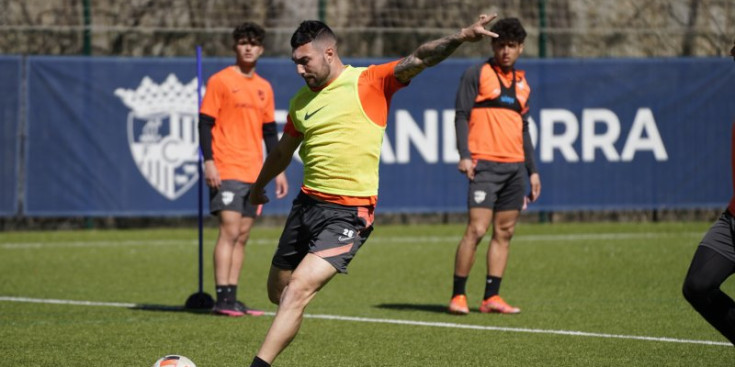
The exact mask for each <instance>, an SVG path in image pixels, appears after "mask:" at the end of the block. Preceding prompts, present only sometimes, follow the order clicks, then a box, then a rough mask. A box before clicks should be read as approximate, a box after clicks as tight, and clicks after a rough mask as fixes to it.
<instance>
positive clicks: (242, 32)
mask: <svg viewBox="0 0 735 367" xmlns="http://www.w3.org/2000/svg"><path fill="white" fill-rule="evenodd" d="M243 38H245V39H247V40H249V41H254V42H257V43H258V44H260V45H262V44H263V41H265V29H263V27H261V26H259V25H257V24H255V23H252V22H245V23H243V24H240V25H239V26H237V27H235V29H234V30H233V31H232V40H233V41H235V42H237V41H239V40H241V39H243Z"/></svg>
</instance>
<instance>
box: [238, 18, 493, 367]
mask: <svg viewBox="0 0 735 367" xmlns="http://www.w3.org/2000/svg"><path fill="white" fill-rule="evenodd" d="M494 17H495V16H485V15H482V16H480V20H479V21H477V22H476V23H474V24H472V25H470V26H469V27H467V28H463V29H461V30H460V31H459V32H457V33H456V34H453V35H450V36H446V37H443V38H440V39H438V40H434V41H431V42H427V43H425V44H423V45H421V46H420V47H419V48H418V49H416V50H415V51H414V52H413V53H412V54H411V55H409V56H407V57H405V58H403V59H400V60H396V61H393V62H388V63H385V64H380V65H372V66H369V67H367V68H355V67H352V66H349V65H344V64H343V63H342V61H341V59H340V57H339V55H338V53H337V38H336V36H335V35H334V33H332V30H331V29H330V28H329V27H328V26H327V25H326V24H324V23H322V22H319V21H305V22H303V23H301V25H300V26H299V28H298V29H297V30H296V32H295V33H294V34H293V36H292V37H291V47H292V54H291V57H292V59H293V61H294V62H295V63H296V72H297V73H298V74H299V75H300V76H301V77H302V78H303V79H304V81H305V82H306V86H304V87H303V88H302V89H300V90H299V91H298V92H297V93H296V95H295V96H294V97H293V98H292V99H291V105H290V107H289V117H288V122H287V124H286V128H285V129H284V134H283V137H282V138H281V140H280V142H279V143H278V146H277V147H276V149H275V150H274V151H273V152H272V153H271V154H269V155H268V158H267V159H266V161H265V164H264V165H263V170H262V171H261V172H260V175H259V176H258V179H257V181H256V182H255V184H253V186H252V192H251V195H250V201H251V202H252V203H253V204H261V203H264V202H267V201H268V199H267V197H266V196H265V195H264V193H263V187H265V185H266V184H267V183H268V182H269V181H270V180H271V179H273V177H276V175H278V174H279V173H280V172H283V170H285V169H286V167H287V166H288V165H289V163H290V162H291V157H292V155H293V153H294V152H295V151H296V148H298V147H299V145H301V148H300V150H299V154H300V156H301V159H302V161H303V162H304V181H303V182H304V183H303V186H302V188H301V193H300V194H299V197H298V198H297V199H296V200H294V204H293V207H292V209H291V213H290V214H289V217H288V220H287V221H286V225H285V228H284V230H283V234H282V236H281V239H280V241H279V243H278V248H277V249H276V253H275V255H274V256H273V262H272V265H271V271H270V274H269V276H268V295H269V297H270V299H271V301H272V302H274V303H276V304H278V310H277V312H276V316H275V318H274V319H273V323H272V324H271V327H270V329H269V330H268V334H267V335H266V337H265V340H264V341H263V344H262V346H261V347H260V350H259V351H258V354H257V356H256V357H255V358H254V359H253V362H252V365H251V366H270V363H272V362H273V360H274V359H275V358H276V357H277V356H278V354H279V353H281V351H283V349H284V348H286V346H287V345H288V344H289V343H290V342H291V340H292V339H293V338H294V337H295V336H296V333H297V332H298V330H299V328H300V327H301V320H302V319H303V314H304V309H305V308H306V306H307V305H308V304H309V302H310V301H311V300H312V299H313V298H314V296H315V295H316V292H317V291H319V289H321V288H322V287H323V286H324V285H326V284H327V283H328V282H329V280H330V279H332V277H334V276H335V275H336V274H338V273H345V272H346V271H347V266H348V264H349V263H350V261H351V260H352V259H353V257H354V256H355V254H356V253H357V251H358V249H359V248H360V246H362V245H363V244H364V243H365V241H366V240H367V238H368V236H369V235H370V232H371V231H372V230H373V226H372V222H373V210H374V209H375V203H376V201H377V194H378V165H379V161H380V148H381V145H382V142H383V133H384V130H385V125H386V122H387V120H388V111H389V109H390V100H391V98H392V96H393V93H395V92H396V91H397V90H398V89H400V88H402V87H405V86H406V85H407V84H408V83H409V82H410V81H411V79H412V78H413V77H415V76H416V75H418V74H419V73H420V72H421V71H422V70H424V69H425V68H427V67H430V66H434V65H436V64H438V63H439V62H441V61H442V60H444V59H445V58H446V57H448V56H449V55H450V54H451V53H452V52H454V50H455V49H456V48H457V47H459V46H460V45H461V44H462V43H464V42H473V41H479V40H480V39H482V38H483V37H485V36H496V34H494V33H492V32H489V31H488V30H486V29H485V25H487V24H488V23H489V22H490V21H491V20H492V19H493V18H494Z"/></svg>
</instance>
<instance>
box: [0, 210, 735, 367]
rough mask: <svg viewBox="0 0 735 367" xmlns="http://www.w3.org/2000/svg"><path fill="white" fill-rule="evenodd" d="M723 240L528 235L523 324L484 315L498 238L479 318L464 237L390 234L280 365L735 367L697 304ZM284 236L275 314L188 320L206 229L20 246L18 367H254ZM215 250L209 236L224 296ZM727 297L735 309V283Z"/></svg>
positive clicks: (6, 349) (641, 228)
mask: <svg viewBox="0 0 735 367" xmlns="http://www.w3.org/2000/svg"><path fill="white" fill-rule="evenodd" d="M709 225H710V223H641V224H632V223H631V224H621V223H598V224H579V223H576V224H571V223H570V224H525V223H521V224H519V226H518V227H517V229H516V237H515V238H514V240H513V243H512V245H511V246H512V250H511V256H510V260H509V264H508V269H507V271H506V274H505V277H504V280H503V286H502V289H501V294H502V295H503V296H504V297H505V298H506V300H508V302H510V303H511V304H514V305H518V306H519V307H521V308H522V313H521V314H519V315H484V314H480V313H478V312H477V307H478V306H479V302H480V297H481V296H482V291H483V281H484V272H485V261H484V254H485V250H486V248H487V240H488V239H487V238H486V239H485V240H484V241H483V244H482V245H481V247H480V249H479V251H478V257H477V259H476V262H475V267H474V269H473V271H472V274H471V276H470V280H469V283H468V298H469V301H470V308H471V309H472V310H473V311H474V312H471V313H470V315H467V316H454V315H449V314H447V313H446V312H444V309H445V306H446V304H447V302H448V301H449V297H450V293H451V281H452V269H453V261H454V251H455V247H456V244H457V242H458V241H459V238H460V235H461V233H462V231H463V229H464V227H463V226H462V225H431V226H429V225H405V226H378V227H377V228H376V230H375V232H374V233H373V235H372V237H371V238H370V240H369V241H368V242H367V244H366V245H365V246H364V247H363V248H362V249H361V250H360V253H359V254H358V255H357V257H356V258H355V260H354V261H353V263H352V264H351V266H350V269H349V272H350V273H349V275H340V276H337V277H335V279H333V280H332V282H331V283H330V284H328V285H327V286H326V287H325V288H324V289H323V290H322V291H321V292H320V293H319V294H318V295H317V297H316V298H315V300H314V301H313V302H312V304H311V305H310V306H309V307H308V308H307V314H308V315H309V316H308V317H307V318H306V319H305V320H304V323H303V326H302V328H301V331H300V333H299V335H298V336H297V337H296V339H295V340H294V341H293V343H292V344H291V346H290V347H289V348H287V349H286V350H285V351H284V352H283V354H281V356H280V357H279V358H278V359H277V360H276V363H275V366H504V367H511V366H732V365H733V361H735V349H733V347H732V346H727V345H725V342H726V340H725V339H724V338H723V337H722V336H721V335H719V334H718V333H717V332H716V331H715V330H714V329H713V328H712V327H710V326H709V324H707V323H706V322H705V321H704V320H703V319H702V318H701V317H700V316H699V315H698V314H696V313H695V312H694V311H693V310H692V309H691V308H690V307H689V305H688V304H687V303H686V302H685V301H684V299H683V298H682V296H681V282H682V280H683V278H684V275H685V273H686V270H687V267H688V264H689V261H690V259H691V256H692V254H693V253H694V250H695V248H696V246H697V244H698V243H699V240H700V239H701V237H702V235H703V234H704V233H705V231H706V230H707V229H708V228H709ZM279 234H280V228H264V227H258V226H256V228H255V229H254V230H253V233H252V236H251V243H250V244H249V245H248V249H247V259H246V264H245V270H244V272H243V275H242V278H241V286H240V291H239V292H240V294H241V295H242V296H243V297H242V298H244V299H245V301H246V302H247V303H248V304H249V305H251V306H254V307H258V308H263V309H265V310H267V311H269V312H270V313H269V314H268V315H266V316H262V317H242V318H226V317H218V316H213V315H209V314H201V313H193V312H186V311H181V310H176V309H174V308H175V307H176V306H181V305H183V303H184V301H185V300H186V298H187V297H188V296H189V295H190V294H192V293H194V292H196V291H197V288H198V283H197V230H196V228H194V229H157V230H88V231H53V232H52V231H48V232H5V233H2V234H0V339H1V340H2V343H0V361H1V362H0V365H3V366H97V365H110V366H150V365H152V364H153V362H154V361H155V360H156V359H158V358H159V357H161V356H163V355H165V354H182V355H185V356H187V357H189V358H190V359H192V360H193V361H194V362H195V363H197V365H198V366H199V367H206V366H218V367H223V366H247V365H248V364H249V361H250V360H251V359H252V357H253V355H254V354H255V353H256V351H257V349H258V347H259V345H260V343H261V341H262V339H263V337H264V335H265V333H266V331H267V329H268V327H269V325H270V322H271V320H272V316H271V315H272V312H274V311H275V306H273V305H271V304H269V303H268V300H267V295H266V290H265V281H266V275H267V271H268V267H269V264H270V258H271V255H272V253H273V251H274V248H275V245H276V241H277V238H278V235H279ZM215 236H216V229H212V228H207V229H206V230H205V248H204V254H205V258H204V264H205V270H204V274H205V279H204V286H205V288H204V290H205V291H206V292H208V293H210V294H212V292H213V285H212V283H213V280H212V261H211V253H212V246H213V242H214V238H215ZM723 289H724V290H725V291H726V292H728V293H729V294H731V295H733V294H735V281H734V280H733V279H729V280H728V281H727V282H726V283H725V284H724V286H723ZM52 300H63V301H74V302H72V303H53V301H52ZM84 302H96V303H89V304H85V303H84ZM127 304H138V305H147V309H140V308H130V307H127V306H126V305H127ZM708 343H709V344H708Z"/></svg>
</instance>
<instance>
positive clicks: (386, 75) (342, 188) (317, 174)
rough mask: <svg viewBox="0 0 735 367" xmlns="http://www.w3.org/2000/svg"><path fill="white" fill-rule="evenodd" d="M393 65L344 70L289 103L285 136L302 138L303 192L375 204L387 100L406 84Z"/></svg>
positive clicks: (339, 201) (350, 202) (355, 203)
mask: <svg viewBox="0 0 735 367" xmlns="http://www.w3.org/2000/svg"><path fill="white" fill-rule="evenodd" d="M397 63H398V61H394V62H389V63H385V64H381V65H372V66H369V67H367V68H353V67H351V66H347V67H346V68H345V70H344V71H343V72H342V73H341V74H340V76H339V77H337V78H336V79H335V80H333V81H330V83H329V84H328V85H326V86H324V87H323V88H320V89H318V90H313V89H309V88H308V87H304V88H302V89H301V90H300V91H299V92H297V93H296V95H295V96H294V97H293V98H292V100H291V106H290V108H289V117H288V121H287V123H286V127H285V129H284V133H286V134H290V135H292V136H294V137H303V139H304V141H303V142H302V143H301V148H300V151H299V152H300V153H299V154H300V155H301V157H302V161H303V162H304V185H303V186H302V191H303V192H305V193H306V194H308V195H310V196H313V197H315V198H317V199H320V200H323V201H327V202H332V203H337V204H341V205H349V206H369V205H374V204H375V202H376V200H377V191H378V164H379V159H380V148H381V145H382V139H383V133H384V128H385V126H386V124H387V120H388V110H389V109H390V100H391V98H392V96H393V94H394V93H395V92H396V91H397V90H398V89H400V88H402V87H404V86H405V85H406V84H403V83H401V82H400V81H398V79H396V77H395V76H394V73H393V71H394V69H395V65H396V64H397Z"/></svg>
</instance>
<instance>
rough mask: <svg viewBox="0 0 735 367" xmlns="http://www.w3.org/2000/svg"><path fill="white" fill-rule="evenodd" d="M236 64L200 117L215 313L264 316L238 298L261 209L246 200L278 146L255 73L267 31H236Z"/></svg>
mask: <svg viewBox="0 0 735 367" xmlns="http://www.w3.org/2000/svg"><path fill="white" fill-rule="evenodd" d="M232 38H233V41H234V44H233V46H232V47H233V51H235V57H236V63H235V65H231V66H228V67H226V68H224V69H222V70H221V71H219V72H217V73H216V74H214V75H212V77H211V78H209V81H208V82H207V91H206V93H205V95H204V99H203V101H202V107H201V109H200V115H199V142H200V145H201V148H202V154H203V156H204V177H205V179H206V182H207V186H209V188H210V211H211V212H212V214H214V215H217V216H218V217H219V236H218V237H217V243H216V245H215V247H214V278H215V288H216V295H217V301H216V303H215V305H214V309H213V311H214V312H215V313H218V314H222V315H228V316H243V315H246V314H248V315H255V316H257V315H262V314H263V312H262V311H258V310H254V309H251V308H248V307H247V306H245V304H244V303H243V302H241V301H238V299H237V285H238V281H239V279H240V272H241V270H242V265H243V261H244V258H245V244H246V243H247V240H248V237H249V235H250V229H251V228H252V226H253V223H254V221H255V217H256V216H257V215H258V213H259V212H260V207H259V206H258V205H251V204H250V203H249V202H248V200H247V196H248V192H249V190H250V185H251V184H252V183H253V182H255V179H256V178H257V177H258V173H259V172H260V168H261V166H262V164H263V141H264V142H265V146H266V149H267V150H268V151H269V152H270V151H271V150H272V149H273V147H275V146H276V144H278V133H277V130H276V123H275V118H274V114H275V111H274V110H275V104H274V101H273V89H272V88H271V85H270V83H268V81H267V80H265V79H263V78H262V77H261V76H260V75H258V74H257V73H256V72H255V64H256V63H257V61H258V58H259V57H260V55H262V54H263V40H264V38H265V31H264V30H263V28H262V27H260V26H259V25H257V24H254V23H243V24H242V25H240V26H238V27H237V28H235V29H234V31H233V32H232ZM287 191H288V183H287V181H286V176H285V174H283V173H282V174H280V175H278V177H277V178H276V197H278V198H282V197H284V196H286V192H287Z"/></svg>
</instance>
